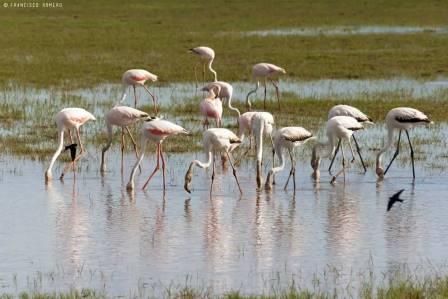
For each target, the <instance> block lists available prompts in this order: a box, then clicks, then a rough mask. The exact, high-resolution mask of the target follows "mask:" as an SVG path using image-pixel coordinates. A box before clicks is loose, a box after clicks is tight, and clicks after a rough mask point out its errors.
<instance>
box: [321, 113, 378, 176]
mask: <svg viewBox="0 0 448 299" xmlns="http://www.w3.org/2000/svg"><path fill="white" fill-rule="evenodd" d="M335 116H351V117H353V118H354V119H356V120H357V121H358V122H360V123H366V124H373V122H372V119H371V118H370V117H368V116H367V115H365V114H364V113H362V112H361V111H360V110H359V109H358V108H355V107H352V106H349V105H336V106H333V107H332V108H331V109H330V111H329V112H328V119H331V118H333V117H335ZM352 137H353V141H354V142H355V146H356V151H357V152H358V156H359V159H360V160H361V164H362V167H363V168H364V172H366V171H367V169H366V166H365V164H364V160H363V159H362V156H361V149H360V148H359V144H358V141H357V140H356V138H355V134H353V135H352ZM340 146H341V140H340V139H339V142H338V145H337V147H336V151H335V153H334V155H333V159H332V160H331V163H330V166H329V167H328V171H331V167H332V166H333V163H334V160H335V158H336V155H337V154H338V152H339V147H340ZM353 160H354V157H353Z"/></svg>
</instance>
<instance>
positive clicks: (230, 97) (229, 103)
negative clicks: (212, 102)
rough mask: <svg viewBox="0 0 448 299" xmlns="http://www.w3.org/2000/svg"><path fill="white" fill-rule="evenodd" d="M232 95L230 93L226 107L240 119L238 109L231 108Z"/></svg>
mask: <svg viewBox="0 0 448 299" xmlns="http://www.w3.org/2000/svg"><path fill="white" fill-rule="evenodd" d="M232 95H233V92H232V93H230V95H229V98H228V100H227V106H228V107H229V109H230V110H233V111H235V112H236V113H238V117H240V116H241V112H240V110H238V108H235V107H233V106H232Z"/></svg>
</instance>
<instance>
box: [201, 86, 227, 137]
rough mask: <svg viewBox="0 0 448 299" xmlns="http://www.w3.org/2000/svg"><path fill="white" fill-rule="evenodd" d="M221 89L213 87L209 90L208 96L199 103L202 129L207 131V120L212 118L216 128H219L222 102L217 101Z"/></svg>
mask: <svg viewBox="0 0 448 299" xmlns="http://www.w3.org/2000/svg"><path fill="white" fill-rule="evenodd" d="M220 90H221V87H220V86H219V85H215V86H213V87H212V88H211V89H210V92H209V95H208V96H207V97H206V98H205V99H203V100H202V101H201V103H200V104H199V108H200V110H201V114H202V115H203V116H204V129H206V128H207V129H208V125H209V123H208V118H209V117H211V118H214V119H215V121H216V127H218V128H219V127H220V126H221V121H222V102H221V100H220V99H218V98H217V97H218V95H219V91H220Z"/></svg>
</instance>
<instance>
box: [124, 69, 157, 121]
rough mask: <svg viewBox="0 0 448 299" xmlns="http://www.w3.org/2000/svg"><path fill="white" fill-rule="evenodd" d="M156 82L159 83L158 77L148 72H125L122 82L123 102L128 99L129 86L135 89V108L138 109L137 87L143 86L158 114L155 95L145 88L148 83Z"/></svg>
mask: <svg viewBox="0 0 448 299" xmlns="http://www.w3.org/2000/svg"><path fill="white" fill-rule="evenodd" d="M148 80H149V81H151V82H155V81H157V76H156V75H154V74H152V73H150V72H148V71H147V70H140V69H132V70H127V71H126V72H124V74H123V77H122V79H121V81H122V82H123V95H122V97H121V101H120V103H121V102H123V101H124V99H125V98H126V91H127V89H128V87H129V86H132V88H133V89H134V107H135V108H137V94H136V93H135V86H137V85H139V86H142V87H143V88H144V89H145V90H146V91H147V92H148V93H149V95H150V96H151V98H152V102H153V104H154V110H155V112H156V113H157V104H156V98H155V97H154V95H153V94H152V93H151V92H150V91H149V89H148V87H146V86H145V82H146V81H148Z"/></svg>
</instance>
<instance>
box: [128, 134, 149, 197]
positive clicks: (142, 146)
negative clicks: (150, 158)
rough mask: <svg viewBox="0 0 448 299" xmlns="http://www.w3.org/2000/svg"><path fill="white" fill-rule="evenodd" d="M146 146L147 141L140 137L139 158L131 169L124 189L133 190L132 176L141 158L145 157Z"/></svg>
mask: <svg viewBox="0 0 448 299" xmlns="http://www.w3.org/2000/svg"><path fill="white" fill-rule="evenodd" d="M146 145H147V140H146V138H145V137H143V136H142V137H141V143H140V156H139V157H138V159H137V162H136V163H135V165H134V167H133V168H132V171H131V175H130V177H129V182H128V184H127V186H126V188H127V189H128V190H133V189H134V176H135V172H136V170H137V168H138V166H139V165H140V163H142V160H143V157H144V156H145V150H146Z"/></svg>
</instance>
